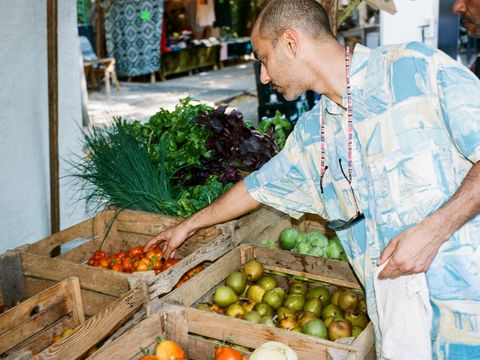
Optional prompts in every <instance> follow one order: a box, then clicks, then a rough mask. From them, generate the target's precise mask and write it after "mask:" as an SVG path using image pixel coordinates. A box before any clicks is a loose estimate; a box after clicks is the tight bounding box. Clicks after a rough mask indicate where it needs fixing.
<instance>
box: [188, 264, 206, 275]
mask: <svg viewBox="0 0 480 360" xmlns="http://www.w3.org/2000/svg"><path fill="white" fill-rule="evenodd" d="M202 270H203V266H202V265H197V266H195V267H194V268H193V269H190V270H188V271H187V276H188V277H189V278H191V277H192V276H194V275H197V274H198V273H199V272H200V271H202Z"/></svg>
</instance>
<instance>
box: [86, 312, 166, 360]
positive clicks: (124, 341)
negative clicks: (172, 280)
mask: <svg viewBox="0 0 480 360" xmlns="http://www.w3.org/2000/svg"><path fill="white" fill-rule="evenodd" d="M164 335H165V333H164V332H163V331H162V327H161V319H160V313H157V314H155V315H154V316H151V317H149V318H147V319H146V320H144V321H142V322H141V324H139V325H137V326H135V327H134V328H132V329H130V330H129V331H128V332H126V333H125V334H124V335H122V336H121V337H119V338H118V339H117V340H115V341H114V342H112V343H111V344H109V345H108V347H101V348H100V349H98V350H97V351H96V352H95V353H94V354H92V355H91V356H90V357H89V360H111V359H118V360H120V359H131V358H133V357H134V356H135V355H137V354H138V353H139V349H141V348H148V347H150V346H152V345H153V344H155V339H156V337H157V336H164Z"/></svg>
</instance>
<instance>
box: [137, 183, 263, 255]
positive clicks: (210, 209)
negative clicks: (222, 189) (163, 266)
mask: <svg viewBox="0 0 480 360" xmlns="http://www.w3.org/2000/svg"><path fill="white" fill-rule="evenodd" d="M258 206H260V203H259V202H258V201H257V200H255V199H254V198H253V197H252V196H251V195H250V194H249V193H248V191H247V188H246V186H245V184H244V183H243V181H239V182H238V183H236V184H235V185H234V186H233V187H232V188H231V189H230V190H228V191H227V192H226V193H224V194H223V195H222V196H220V198H218V199H217V200H215V201H214V202H213V203H212V204H210V205H209V206H207V207H206V208H203V209H202V210H200V211H199V212H197V213H195V214H193V215H192V216H191V217H189V218H188V219H185V220H184V221H183V222H181V223H180V224H178V225H177V226H175V227H173V228H171V229H168V230H165V231H162V232H161V233H160V234H158V235H157V236H155V237H154V238H152V239H150V240H149V241H148V242H147V243H146V244H145V247H144V248H143V250H144V251H148V249H150V248H151V247H152V246H154V245H155V244H158V243H162V242H163V244H162V249H163V251H164V257H165V258H167V259H168V258H169V257H170V256H172V255H173V254H174V251H175V249H176V248H177V247H179V246H180V245H182V244H183V242H184V241H185V240H186V239H187V238H189V237H190V236H192V235H193V234H195V232H196V231H197V230H200V229H202V228H205V227H207V226H212V225H216V224H219V223H223V222H225V221H229V220H232V219H235V218H237V217H238V216H240V215H244V214H246V213H248V212H249V211H252V210H253V209H256V208H257V207H258Z"/></svg>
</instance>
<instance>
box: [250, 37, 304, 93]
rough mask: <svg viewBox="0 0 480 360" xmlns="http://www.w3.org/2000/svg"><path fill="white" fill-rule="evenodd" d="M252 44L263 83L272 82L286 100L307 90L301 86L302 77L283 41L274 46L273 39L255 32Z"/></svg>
mask: <svg viewBox="0 0 480 360" xmlns="http://www.w3.org/2000/svg"><path fill="white" fill-rule="evenodd" d="M252 44H253V49H254V54H255V57H256V58H257V60H258V61H260V81H261V82H262V84H268V83H272V87H273V89H275V90H276V91H278V92H280V93H282V95H283V97H284V98H285V99H286V100H289V101H291V100H295V99H296V98H298V97H299V96H300V95H301V94H302V93H303V92H304V91H305V90H304V89H302V87H301V77H299V76H298V71H297V70H298V69H296V67H295V62H294V61H292V59H291V57H289V56H288V54H287V53H286V51H287V50H286V49H284V47H283V46H282V43H281V41H280V40H279V41H277V42H276V44H275V46H274V44H273V42H272V41H271V40H269V39H265V38H263V37H261V36H258V34H256V32H254V34H252ZM295 74H297V76H296V75H295Z"/></svg>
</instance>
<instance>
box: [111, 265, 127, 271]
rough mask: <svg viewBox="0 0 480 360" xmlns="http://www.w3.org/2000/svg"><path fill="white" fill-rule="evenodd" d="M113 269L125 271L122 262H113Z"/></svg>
mask: <svg viewBox="0 0 480 360" xmlns="http://www.w3.org/2000/svg"><path fill="white" fill-rule="evenodd" d="M112 270H113V271H118V272H124V271H125V270H124V268H123V266H122V264H120V263H115V264H113V266H112Z"/></svg>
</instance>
